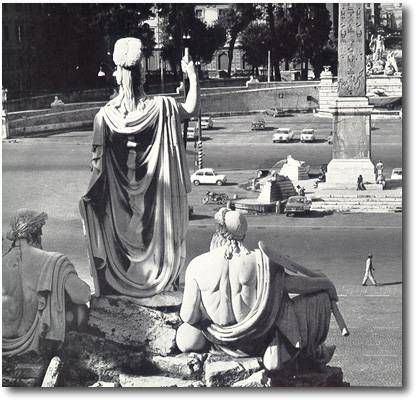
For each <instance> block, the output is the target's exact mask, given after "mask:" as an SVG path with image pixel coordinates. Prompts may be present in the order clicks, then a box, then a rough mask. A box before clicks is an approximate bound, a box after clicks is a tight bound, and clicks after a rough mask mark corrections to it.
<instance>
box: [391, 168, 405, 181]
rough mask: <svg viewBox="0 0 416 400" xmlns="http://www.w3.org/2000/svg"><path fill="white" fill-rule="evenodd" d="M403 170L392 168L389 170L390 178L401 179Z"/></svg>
mask: <svg viewBox="0 0 416 400" xmlns="http://www.w3.org/2000/svg"><path fill="white" fill-rule="evenodd" d="M402 176H403V170H402V169H401V168H393V170H392V171H391V177H390V179H400V180H402Z"/></svg>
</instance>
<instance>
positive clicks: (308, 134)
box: [300, 129, 316, 143]
mask: <svg viewBox="0 0 416 400" xmlns="http://www.w3.org/2000/svg"><path fill="white" fill-rule="evenodd" d="M315 140H316V136H315V129H302V132H301V134H300V141H301V143H304V142H314V141H315Z"/></svg>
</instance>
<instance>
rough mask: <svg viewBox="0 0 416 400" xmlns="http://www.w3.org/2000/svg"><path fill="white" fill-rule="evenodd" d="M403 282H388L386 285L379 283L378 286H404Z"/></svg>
mask: <svg viewBox="0 0 416 400" xmlns="http://www.w3.org/2000/svg"><path fill="white" fill-rule="evenodd" d="M402 284H403V282H402V281H398V282H386V283H379V284H378V285H377V286H392V285H402Z"/></svg>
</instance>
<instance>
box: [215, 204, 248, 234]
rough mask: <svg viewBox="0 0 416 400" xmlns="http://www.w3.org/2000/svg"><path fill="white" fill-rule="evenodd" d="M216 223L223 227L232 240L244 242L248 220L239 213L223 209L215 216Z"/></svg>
mask: <svg viewBox="0 0 416 400" xmlns="http://www.w3.org/2000/svg"><path fill="white" fill-rule="evenodd" d="M214 218H215V221H216V222H217V223H218V224H219V225H221V226H222V227H223V228H224V229H225V230H226V231H227V232H228V233H229V234H230V235H231V238H232V239H235V240H243V239H244V237H245V236H246V233H247V220H246V218H245V217H244V215H243V214H240V213H239V212H238V211H232V210H229V209H228V208H226V207H222V208H220V209H219V211H218V212H217V213H216V214H215V217H214Z"/></svg>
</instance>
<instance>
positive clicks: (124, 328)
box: [88, 292, 182, 355]
mask: <svg viewBox="0 0 416 400" xmlns="http://www.w3.org/2000/svg"><path fill="white" fill-rule="evenodd" d="M172 293H173V292H172ZM172 293H170V294H167V295H166V296H167V297H166V296H164V295H160V296H159V297H158V298H156V299H154V298H150V299H136V298H133V297H127V296H102V297H99V298H93V299H92V300H91V311H90V316H89V321H88V325H89V326H90V327H91V328H93V329H95V330H98V331H99V332H100V334H101V335H103V336H104V337H105V338H106V339H107V340H111V341H113V342H116V343H119V344H123V345H127V346H130V347H134V348H136V349H137V350H139V351H141V350H143V351H145V352H146V353H152V354H159V355H170V354H173V353H174V352H175V351H177V348H176V342H175V337H176V330H177V328H178V327H179V326H180V325H181V319H180V318H179V304H180V302H179V304H178V301H179V300H178V298H176V297H175V296H174V295H173V294H172ZM176 293H178V294H177V296H179V297H181V296H182V293H181V292H176ZM155 297H156V296H155ZM166 300H167V301H166ZM142 304H146V305H145V306H144V305H142Z"/></svg>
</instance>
